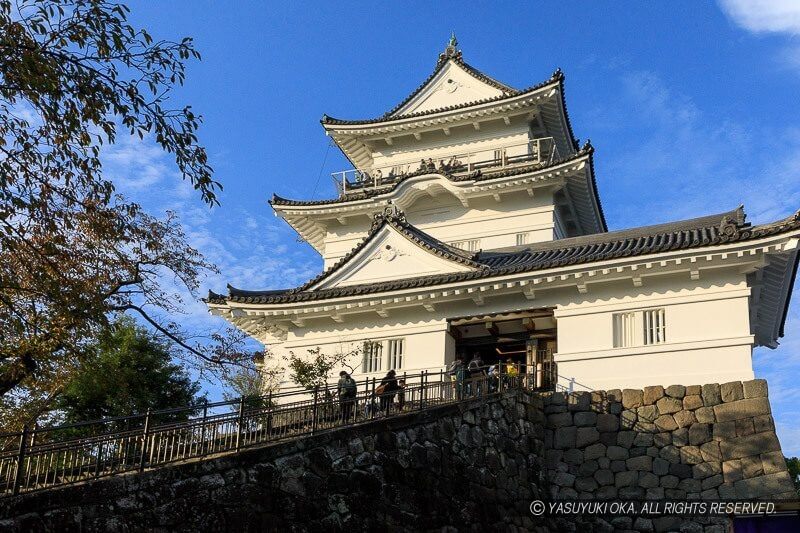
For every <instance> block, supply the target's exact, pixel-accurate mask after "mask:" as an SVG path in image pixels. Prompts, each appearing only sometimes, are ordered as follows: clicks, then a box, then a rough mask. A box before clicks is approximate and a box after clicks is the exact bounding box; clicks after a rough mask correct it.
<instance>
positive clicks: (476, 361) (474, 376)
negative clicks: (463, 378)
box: [467, 352, 486, 396]
mask: <svg viewBox="0 0 800 533" xmlns="http://www.w3.org/2000/svg"><path fill="white" fill-rule="evenodd" d="M467 373H468V374H469V384H468V387H467V394H468V395H469V396H472V395H475V396H480V395H481V393H482V392H483V386H482V385H483V377H484V376H485V375H486V373H485V371H484V368H483V360H482V359H481V354H479V353H478V352H475V353H474V354H473V355H472V359H470V361H469V364H468V365H467Z"/></svg>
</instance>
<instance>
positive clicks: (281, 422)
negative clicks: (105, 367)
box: [0, 362, 559, 497]
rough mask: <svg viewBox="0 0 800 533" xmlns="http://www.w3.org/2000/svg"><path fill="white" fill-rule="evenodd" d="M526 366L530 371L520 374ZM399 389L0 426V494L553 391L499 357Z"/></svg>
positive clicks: (553, 379) (322, 392)
mask: <svg viewBox="0 0 800 533" xmlns="http://www.w3.org/2000/svg"><path fill="white" fill-rule="evenodd" d="M529 372H530V373H529ZM397 378H398V383H399V382H400V380H402V381H403V383H404V384H405V386H404V387H403V388H399V389H395V390H393V391H391V392H381V390H380V381H376V379H375V378H371V379H364V380H362V381H359V382H357V387H356V391H355V394H353V395H350V396H347V397H338V396H337V391H336V388H335V387H334V386H331V385H322V386H319V387H317V388H315V389H313V390H302V391H294V392H285V393H275V394H270V395H268V396H263V397H253V398H240V399H238V400H234V401H228V402H217V403H203V404H199V405H193V406H188V407H185V408H177V409H167V410H162V411H148V412H147V413H141V414H136V415H132V416H126V417H116V418H106V419H103V420H94V421H88V422H82V423H78V424H69V425H62V426H54V427H46V428H35V429H29V428H27V427H26V428H25V429H24V430H23V431H21V432H19V433H6V434H0V497H3V496H10V495H15V494H19V493H23V492H32V491H37V490H43V489H48V488H52V487H58V486H62V485H67V484H70V483H77V482H81V481H89V480H92V479H96V478H100V477H107V476H114V475H118V474H123V473H126V472H141V471H144V470H148V469H152V468H158V467H160V466H163V465H166V464H170V463H174V462H176V461H183V460H187V459H193V458H199V457H204V456H207V455H214V454H219V453H235V452H238V451H239V450H241V449H244V448H248V447H252V446H258V445H262V444H268V443H272V442H277V441H282V440H286V439H295V438H299V437H303V436H305V435H312V434H315V433H317V432H319V431H324V430H330V429H334V428H337V427H342V426H348V425H352V424H357V423H362V422H367V421H369V420H372V419H375V418H378V417H386V416H394V415H400V414H404V413H408V412H413V411H420V410H425V409H428V408H431V407H436V406H439V405H444V404H449V403H455V402H460V401H464V400H471V399H476V398H481V397H484V398H488V397H491V396H494V395H497V394H500V393H503V392H506V391H509V390H513V389H527V390H534V391H547V390H553V389H555V388H556V387H557V385H556V383H557V382H558V378H559V376H558V374H557V370H556V364H555V363H547V364H546V366H545V367H542V368H541V369H538V370H537V372H535V373H534V372H533V369H528V368H526V367H525V366H524V365H512V364H504V363H501V362H498V364H497V365H496V366H495V368H494V369H490V368H489V367H482V368H480V369H478V371H477V372H472V373H468V372H462V373H459V374H457V375H454V376H451V375H450V374H449V373H448V372H446V371H444V370H441V369H440V370H439V371H438V372H427V371H422V372H419V373H416V374H408V373H404V372H398V374H397Z"/></svg>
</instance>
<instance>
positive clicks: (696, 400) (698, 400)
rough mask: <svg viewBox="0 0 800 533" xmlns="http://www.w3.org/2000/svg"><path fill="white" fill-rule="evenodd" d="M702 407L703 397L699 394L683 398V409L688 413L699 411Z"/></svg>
mask: <svg viewBox="0 0 800 533" xmlns="http://www.w3.org/2000/svg"><path fill="white" fill-rule="evenodd" d="M701 407H703V397H702V396H700V395H699V394H692V395H689V396H684V398H683V408H684V409H686V410H688V411H694V410H695V409H700V408H701Z"/></svg>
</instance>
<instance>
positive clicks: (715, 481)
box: [701, 474, 722, 490]
mask: <svg viewBox="0 0 800 533" xmlns="http://www.w3.org/2000/svg"><path fill="white" fill-rule="evenodd" d="M720 485H722V474H714V475H713V476H709V477H707V478H705V479H704V480H703V481H702V483H701V486H702V488H703V490H708V489H715V488H717V487H719V486H720Z"/></svg>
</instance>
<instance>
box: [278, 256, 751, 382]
mask: <svg viewBox="0 0 800 533" xmlns="http://www.w3.org/2000/svg"><path fill="white" fill-rule="evenodd" d="M749 292H750V291H749V288H748V287H747V285H746V282H745V279H744V275H743V274H739V273H738V271H736V270H732V269H727V270H715V271H703V272H701V279H700V280H697V281H693V280H691V279H690V278H689V275H688V273H686V272H683V273H679V274H671V275H666V276H660V277H655V278H645V279H644V282H643V284H642V286H641V287H634V286H633V284H632V283H631V280H630V279H627V280H621V281H619V282H615V283H608V284H600V285H591V284H590V285H589V291H588V292H587V293H586V294H580V293H579V292H578V291H577V290H576V288H575V287H574V286H572V287H565V288H561V289H553V290H538V291H537V293H536V299H535V300H527V299H526V298H525V297H524V296H522V294H521V293H513V294H508V295H503V296H500V295H497V296H493V295H491V294H490V293H487V294H486V296H485V304H484V305H482V306H477V305H476V304H475V303H474V302H473V301H472V300H466V299H465V300H458V301H454V302H437V303H436V309H435V311H434V312H430V311H428V310H425V309H424V308H423V307H422V306H421V305H418V306H412V307H408V308H405V309H404V310H402V311H398V310H392V311H390V316H389V318H379V317H378V316H377V315H376V314H375V313H374V312H370V313H367V312H365V313H362V314H359V315H352V316H347V317H346V318H345V320H346V321H345V323H343V324H336V323H333V322H332V321H330V320H323V319H321V320H320V321H319V323H320V324H322V325H312V326H306V327H304V328H296V327H294V328H292V330H291V331H290V332H289V336H288V338H287V340H286V342H284V343H282V344H281V345H277V346H274V347H272V348H273V349H272V351H273V354H277V355H278V356H280V354H285V353H288V351H290V350H293V351H294V352H295V353H296V354H298V355H299V354H303V353H305V350H306V349H307V348H313V347H316V346H319V347H321V348H322V349H323V351H325V352H327V353H333V352H335V351H336V350H343V349H347V348H346V347H347V346H349V344H348V343H356V344H358V343H361V342H363V341H364V340H382V339H388V338H397V337H403V338H405V339H406V357H407V359H406V361H407V362H406V365H405V366H406V369H409V370H410V369H420V368H428V369H431V368H435V369H438V368H440V367H441V366H442V365H444V364H446V363H447V362H450V361H452V359H453V356H454V351H455V343H454V341H453V339H452V338H451V337H450V336H449V335H448V334H447V332H446V328H447V318H453V317H463V316H470V315H490V314H492V313H500V312H508V311H524V310H530V309H536V308H555V311H554V313H555V317H556V320H557V325H556V327H557V335H558V351H557V353H556V354H555V360H556V362H557V363H558V370H559V374H560V375H561V376H563V379H562V382H563V383H564V384H566V383H567V381H566V380H567V379H568V378H574V379H575V380H576V382H577V383H579V384H583V385H586V386H588V387H589V388H592V389H609V388H625V387H629V388H641V387H643V386H647V385H657V384H661V385H672V384H684V385H691V384H698V383H714V382H725V381H732V380H747V379H752V377H753V369H752V362H751V353H752V344H753V338H752V336H751V334H750V325H749V311H748V296H749ZM658 307H663V308H664V309H665V313H666V331H667V333H666V342H665V343H663V344H656V345H651V346H633V347H629V348H614V347H613V324H612V316H613V314H614V313H616V312H622V311H632V310H633V311H636V310H642V309H650V308H658ZM384 356H386V354H384ZM356 363H357V362H356ZM356 366H357V367H358V372H357V373H356V376H357V377H359V378H362V377H364V376H363V374H362V373H361V372H360V365H358V364H357V365H356ZM384 372H385V369H384V370H383V371H382V372H380V373H377V374H374V375H376V376H377V375H378V374H382V373H384ZM369 377H372V375H370V376H369ZM577 388H580V387H577Z"/></svg>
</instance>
